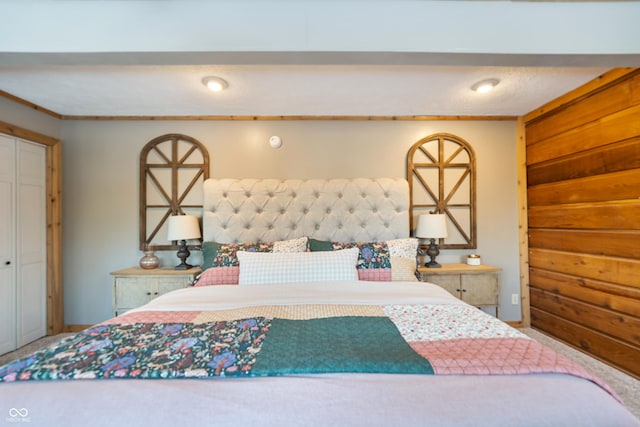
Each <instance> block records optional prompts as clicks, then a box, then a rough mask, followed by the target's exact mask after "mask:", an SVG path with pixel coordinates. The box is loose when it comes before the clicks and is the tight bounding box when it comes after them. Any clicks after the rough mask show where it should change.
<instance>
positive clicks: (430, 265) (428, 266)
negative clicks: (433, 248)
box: [424, 261, 442, 268]
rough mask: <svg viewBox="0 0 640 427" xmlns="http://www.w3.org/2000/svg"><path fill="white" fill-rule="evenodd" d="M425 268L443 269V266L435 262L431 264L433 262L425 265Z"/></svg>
mask: <svg viewBox="0 0 640 427" xmlns="http://www.w3.org/2000/svg"><path fill="white" fill-rule="evenodd" d="M424 266H425V267H427V268H442V265H441V264H438V263H437V262H435V261H434V262H431V261H429V262H426V263H425V264H424Z"/></svg>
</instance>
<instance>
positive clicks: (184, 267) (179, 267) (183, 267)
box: [174, 262, 193, 270]
mask: <svg viewBox="0 0 640 427" xmlns="http://www.w3.org/2000/svg"><path fill="white" fill-rule="evenodd" d="M192 268H193V265H191V264H187V263H185V262H183V263H181V264H178V265H176V266H175V267H174V270H190V269H192Z"/></svg>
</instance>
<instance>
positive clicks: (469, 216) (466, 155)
mask: <svg viewBox="0 0 640 427" xmlns="http://www.w3.org/2000/svg"><path fill="white" fill-rule="evenodd" d="M418 157H420V158H419V159H418ZM427 171H429V172H431V176H427ZM448 172H453V173H448ZM434 175H435V177H434ZM449 180H453V181H455V182H453V184H452V185H448V183H449ZM407 181H408V182H409V200H410V204H409V221H410V227H411V230H413V229H414V228H415V224H414V220H415V217H416V216H417V215H418V214H420V213H427V212H428V211H429V212H433V211H435V212H436V213H443V214H445V215H446V217H447V222H448V226H449V230H450V232H449V234H450V235H451V234H452V233H451V231H452V230H451V227H453V231H454V233H455V235H456V237H458V238H460V240H462V242H456V243H451V242H449V243H447V242H446V239H440V242H439V246H440V247H441V248H445V249H476V248H477V233H476V228H477V226H476V156H475V153H474V151H473V148H472V147H471V145H470V144H469V143H468V142H467V141H465V140H464V139H462V138H460V137H458V136H455V135H452V134H449V133H436V134H433V135H429V136H427V137H425V138H422V139H421V140H419V141H418V142H416V143H415V144H413V145H412V146H411V148H410V149H409V152H408V153H407ZM415 183H417V184H418V186H419V189H417V188H415V187H414V184H415ZM465 188H468V194H462V197H460V196H461V192H462V191H463V190H464V189H465ZM418 191H420V192H421V196H422V197H423V199H426V201H417V199H418V197H417V195H416V193H418ZM456 198H458V199H460V198H462V199H463V201H462V202H461V201H459V200H455V199H456ZM458 211H461V212H464V213H465V215H460V214H458V213H457V212H458Z"/></svg>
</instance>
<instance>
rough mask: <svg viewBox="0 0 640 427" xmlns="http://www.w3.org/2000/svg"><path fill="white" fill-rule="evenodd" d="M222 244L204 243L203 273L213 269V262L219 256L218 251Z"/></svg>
mask: <svg viewBox="0 0 640 427" xmlns="http://www.w3.org/2000/svg"><path fill="white" fill-rule="evenodd" d="M220 246H222V243H218V242H204V243H203V245H202V258H203V260H202V271H204V270H206V269H207V268H211V267H213V260H214V258H215V257H216V256H217V255H218V250H219V249H220Z"/></svg>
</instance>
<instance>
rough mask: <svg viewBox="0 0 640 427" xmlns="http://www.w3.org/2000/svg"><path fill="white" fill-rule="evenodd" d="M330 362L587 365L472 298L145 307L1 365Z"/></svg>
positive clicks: (55, 371) (341, 365) (294, 366)
mask: <svg viewBox="0 0 640 427" xmlns="http://www.w3.org/2000/svg"><path fill="white" fill-rule="evenodd" d="M330 372H369V373H380V372H385V373H412V374H427V375H431V374H438V375H442V374H447V375H460V374H470V375H507V374H532V373H564V374H570V375H575V376H579V377H582V378H587V379H589V380H591V381H593V382H596V383H597V384H599V385H600V386H602V387H603V388H605V389H606V390H607V391H609V392H610V393H611V394H613V395H614V396H615V393H614V392H612V391H611V390H610V389H609V388H608V386H606V385H605V384H603V383H602V382H601V381H599V380H598V378H597V377H595V376H593V375H591V374H590V373H589V372H587V371H586V370H584V369H583V368H582V367H580V366H579V365H577V364H575V363H574V362H572V361H570V360H569V359H567V358H565V357H563V356H561V355H559V354H557V353H555V352H554V351H553V350H551V349H549V348H547V347H545V346H543V345H541V344H539V343H537V342H536V341H534V340H532V339H530V338H528V337H527V336H525V335H523V334H521V333H520V332H518V331H517V330H515V329H513V328H511V327H509V326H508V325H506V324H504V323H502V322H500V321H498V320H497V319H495V318H493V317H491V316H489V315H487V314H485V313H483V312H482V311H480V310H478V309H476V308H474V307H470V306H467V305H446V304H442V305H440V304H433V305H385V306H362V305H358V306H354V305H325V306H314V305H297V306H260V307H249V308H242V309H233V310H224V311H213V312H209V311H141V312H133V313H130V314H125V315H123V316H120V317H116V318H113V319H111V320H109V321H107V322H104V323H101V324H98V325H96V326H94V327H92V328H89V329H87V330H85V331H83V332H80V333H78V334H76V335H73V336H70V337H68V338H66V339H64V340H62V341H60V342H58V343H56V344H52V345H50V346H48V347H45V348H43V349H41V350H39V351H37V352H35V353H33V354H31V355H29V356H27V357H25V358H22V359H19V360H16V361H14V362H12V363H10V364H8V365H5V366H3V367H0V382H12V381H27V380H58V379H66V380H70V379H97V378H103V379H107V378H109V379H112V378H159V379H161V378H186V377H197V378H200V377H227V376H273V375H288V374H302V373H304V374H317V373H330Z"/></svg>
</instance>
